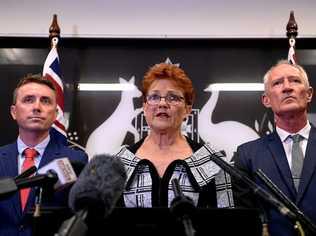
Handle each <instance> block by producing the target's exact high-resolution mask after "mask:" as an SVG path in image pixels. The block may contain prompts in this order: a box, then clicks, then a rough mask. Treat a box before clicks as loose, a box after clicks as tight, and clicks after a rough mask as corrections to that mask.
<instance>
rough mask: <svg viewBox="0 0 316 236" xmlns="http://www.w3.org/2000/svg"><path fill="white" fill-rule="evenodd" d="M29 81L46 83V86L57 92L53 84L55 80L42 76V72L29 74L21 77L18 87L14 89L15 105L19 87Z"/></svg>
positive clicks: (13, 102)
mask: <svg viewBox="0 0 316 236" xmlns="http://www.w3.org/2000/svg"><path fill="white" fill-rule="evenodd" d="M29 83H36V84H41V85H45V86H47V87H49V88H50V89H51V90H53V91H54V93H55V94H56V87H55V85H54V84H53V82H51V81H50V80H48V78H46V77H45V76H42V75H41V74H27V75H26V76H24V77H23V78H21V79H20V81H19V82H18V84H17V86H16V88H15V89H14V91H13V101H12V104H13V105H15V103H16V97H17V92H18V90H19V88H20V87H22V86H23V85H26V84H29Z"/></svg>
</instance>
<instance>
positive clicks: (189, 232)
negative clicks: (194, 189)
mask: <svg viewBox="0 0 316 236" xmlns="http://www.w3.org/2000/svg"><path fill="white" fill-rule="evenodd" d="M171 183H172V190H173V192H174V195H175V198H174V199H173V200H172V202H171V206H170V211H171V212H172V213H173V214H174V215H175V216H176V217H177V219H179V220H180V221H181V223H182V224H183V226H184V232H185V235H186V236H194V235H195V229H194V227H193V225H192V221H191V215H192V213H193V212H194V211H195V206H194V204H193V201H192V200H191V199H190V198H188V197H186V196H185V195H184V194H183V192H182V190H181V188H180V184H179V181H178V179H172V180H171Z"/></svg>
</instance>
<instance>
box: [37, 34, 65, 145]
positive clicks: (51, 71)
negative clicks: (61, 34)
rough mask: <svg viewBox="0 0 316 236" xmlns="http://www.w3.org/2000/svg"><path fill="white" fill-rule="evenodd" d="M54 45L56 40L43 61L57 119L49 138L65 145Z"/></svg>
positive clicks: (61, 92) (56, 56) (61, 96)
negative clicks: (55, 106) (55, 103)
mask: <svg viewBox="0 0 316 236" xmlns="http://www.w3.org/2000/svg"><path fill="white" fill-rule="evenodd" d="M56 45H57V40H56V41H55V42H54V41H53V46H52V49H51V50H50V52H49V54H48V56H47V58H46V60H45V63H44V68H43V76H44V77H45V78H46V79H48V80H50V81H51V82H52V83H53V84H54V85H55V88H56V98H57V118H56V120H55V122H54V124H53V126H52V129H51V132H50V134H51V136H53V137H56V138H57V139H58V141H61V142H62V143H64V144H67V134H66V128H65V118H64V86H63V82H62V80H61V70H60V64H59V57H58V53H57V48H56Z"/></svg>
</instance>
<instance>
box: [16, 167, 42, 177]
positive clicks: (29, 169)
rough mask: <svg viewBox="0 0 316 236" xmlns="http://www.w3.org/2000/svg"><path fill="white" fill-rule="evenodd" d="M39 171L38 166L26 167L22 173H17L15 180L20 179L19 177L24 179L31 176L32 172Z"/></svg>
mask: <svg viewBox="0 0 316 236" xmlns="http://www.w3.org/2000/svg"><path fill="white" fill-rule="evenodd" d="M36 171H37V168H36V166H31V167H30V168H28V169H26V170H25V171H24V172H22V173H21V174H19V175H17V176H16V177H15V178H14V180H15V181H16V180H18V179H23V178H26V177H29V176H31V175H32V174H35V172H36Z"/></svg>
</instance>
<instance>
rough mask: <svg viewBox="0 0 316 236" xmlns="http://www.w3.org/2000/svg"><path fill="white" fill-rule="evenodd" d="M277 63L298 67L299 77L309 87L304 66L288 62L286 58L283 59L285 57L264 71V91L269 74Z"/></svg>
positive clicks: (265, 90)
mask: <svg viewBox="0 0 316 236" xmlns="http://www.w3.org/2000/svg"><path fill="white" fill-rule="evenodd" d="M279 65H290V66H293V67H294V68H296V69H298V70H299V73H300V75H301V78H302V79H303V81H304V84H305V86H306V88H309V87H310V85H309V80H308V76H307V73H306V71H305V70H304V68H303V67H302V66H300V65H297V64H292V63H290V62H289V61H288V60H285V59H282V60H280V61H278V62H277V63H276V64H275V65H273V66H272V67H271V68H270V69H269V70H268V71H267V73H265V75H264V76H263V84H264V92H265V93H266V92H267V84H268V80H269V78H270V76H271V72H272V70H273V69H274V68H275V67H277V66H279Z"/></svg>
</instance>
